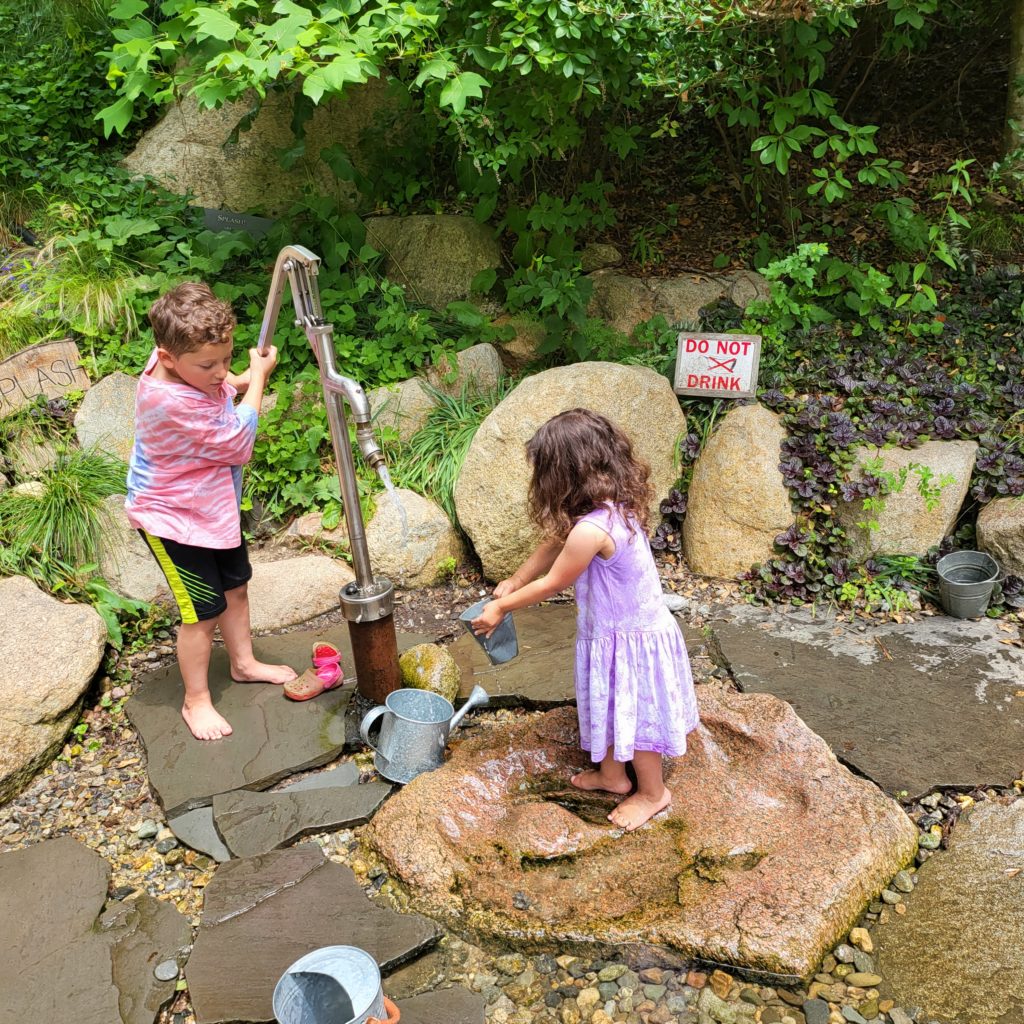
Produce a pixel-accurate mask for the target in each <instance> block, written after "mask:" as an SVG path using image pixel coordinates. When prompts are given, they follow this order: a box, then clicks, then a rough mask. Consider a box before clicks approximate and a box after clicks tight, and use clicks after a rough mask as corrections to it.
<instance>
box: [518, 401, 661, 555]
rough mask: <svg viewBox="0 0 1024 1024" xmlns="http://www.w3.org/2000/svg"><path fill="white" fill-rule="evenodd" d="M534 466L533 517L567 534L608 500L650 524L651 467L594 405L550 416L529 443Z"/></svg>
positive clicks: (560, 536)
mask: <svg viewBox="0 0 1024 1024" xmlns="http://www.w3.org/2000/svg"><path fill="white" fill-rule="evenodd" d="M526 457H527V458H528V459H529V460H530V464H531V465H532V466H533V477H532V479H531V480H530V491H529V510H530V518H531V519H532V520H533V521H534V522H535V523H536V524H537V525H538V526H539V527H540V528H541V529H542V530H543V531H544V532H545V533H547V534H550V535H551V536H553V537H557V538H558V539H560V540H564V539H565V537H567V536H568V534H569V531H570V530H571V529H572V528H573V526H574V525H575V524H576V521H577V520H578V519H579V518H580V517H581V516H585V515H586V514H587V513H588V512H593V511H594V509H595V508H598V507H599V506H600V505H602V504H603V503H604V502H606V501H610V502H612V503H614V504H616V505H619V506H621V507H622V510H623V512H624V513H625V515H626V517H627V519H629V518H632V519H634V520H635V521H636V523H637V524H638V525H639V526H640V528H641V529H646V528H647V515H648V506H649V504H650V500H651V486H650V484H649V482H648V478H649V477H650V475H651V470H650V467H649V466H648V465H647V463H646V462H644V461H643V460H642V459H639V458H637V457H636V455H634V454H633V445H632V443H631V442H630V440H629V438H628V437H627V436H626V435H625V433H624V432H623V431H622V430H621V428H619V427H617V426H616V425H615V424H614V423H612V421H611V420H609V419H607V418H606V417H604V416H602V415H601V414H600V413H596V412H591V410H590V409H569V410H568V411H567V412H563V413H559V414H558V415H557V416H553V417H552V418H551V419H549V420H548V421H547V423H545V424H544V425H543V426H542V427H541V428H540V429H539V430H538V431H537V433H535V434H534V435H533V437H532V438H530V440H529V441H528V442H527V444H526Z"/></svg>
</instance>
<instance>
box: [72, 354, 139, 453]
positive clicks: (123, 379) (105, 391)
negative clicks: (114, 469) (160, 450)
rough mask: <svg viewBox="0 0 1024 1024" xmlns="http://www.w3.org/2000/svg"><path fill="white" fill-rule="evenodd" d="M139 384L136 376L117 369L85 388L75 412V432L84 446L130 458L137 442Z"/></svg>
mask: <svg viewBox="0 0 1024 1024" xmlns="http://www.w3.org/2000/svg"><path fill="white" fill-rule="evenodd" d="M138 383H139V382H138V380H137V379H136V378H135V377H132V376H130V375H129V374H127V373H121V372H120V371H117V372H116V373H112V374H110V375H109V376H107V377H104V378H103V380H101V381H100V382H99V383H98V384H94V385H93V386H92V387H91V388H89V390H88V391H86V393H85V398H83V399H82V404H81V405H80V406H79V407H78V412H77V413H76V414H75V433H76V434H77V435H78V443H79V444H80V445H81V446H82V447H83V448H95V449H96V450H98V451H104V452H108V453H109V454H110V455H113V456H115V457H117V458H119V459H121V461H122V462H127V461H128V457H129V456H130V455H131V453H132V445H133V444H134V443H135V391H136V389H137V388H138Z"/></svg>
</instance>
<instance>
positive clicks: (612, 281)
mask: <svg viewBox="0 0 1024 1024" xmlns="http://www.w3.org/2000/svg"><path fill="white" fill-rule="evenodd" d="M590 280H591V281H593V283H594V291H593V294H592V295H591V297H590V304H589V306H588V309H587V312H588V313H589V315H590V316H595V317H600V318H601V319H602V320H605V321H607V323H609V324H610V325H611V326H612V327H614V328H615V329H616V330H619V331H622V333H623V334H632V333H633V331H634V330H636V328H637V326H638V325H639V324H641V323H644V322H645V321H647V320H650V319H651V318H652V317H655V316H658V315H661V316H663V317H665V319H666V320H667V321H668V322H669V323H670V324H682V325H689V326H692V327H697V326H699V324H700V310H701V309H702V308H703V307H704V306H709V305H711V304H712V303H713V302H717V301H718V300H719V299H722V298H728V299H730V300H732V301H733V302H734V303H736V305H737V306H739V307H740V308H741V309H745V308H746V307H747V306H748V305H750V303H751V302H753V301H754V300H755V299H762V298H767V296H768V285H767V282H766V281H765V279H764V278H763V277H762V276H761V275H760V274H758V273H755V272H754V271H752V270H738V271H733V272H732V273H729V274H722V275H720V276H718V275H716V276H714V277H705V276H703V275H701V276H687V277H677V278H664V277H629V276H627V275H626V274H620V273H617V272H616V271H614V270H598V271H595V272H594V273H593V274H591V275H590Z"/></svg>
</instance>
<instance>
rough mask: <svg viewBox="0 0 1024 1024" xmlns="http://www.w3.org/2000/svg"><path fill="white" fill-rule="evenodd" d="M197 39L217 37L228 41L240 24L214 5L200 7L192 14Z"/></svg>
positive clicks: (222, 40) (236, 31)
mask: <svg viewBox="0 0 1024 1024" xmlns="http://www.w3.org/2000/svg"><path fill="white" fill-rule="evenodd" d="M192 25H193V26H194V27H195V30H196V38H197V39H219V40H220V41H221V42H224V43H229V42H231V40H232V39H234V38H235V36H237V35H238V31H239V29H240V28H241V26H240V25H239V24H238V22H236V21H234V20H233V19H232V18H229V17H228V16H227V15H226V14H225V13H224V12H223V11H222V10H220V9H218V8H216V7H200V8H198V9H197V10H196V11H195V12H193V14H192Z"/></svg>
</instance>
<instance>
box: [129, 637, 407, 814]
mask: <svg viewBox="0 0 1024 1024" xmlns="http://www.w3.org/2000/svg"><path fill="white" fill-rule="evenodd" d="M320 639H324V640H329V641H330V642H331V643H333V644H335V645H336V646H337V647H338V648H339V649H340V650H341V651H342V661H341V664H342V667H343V668H344V669H345V670H346V680H345V685H344V686H342V687H338V688H337V689H334V690H329V691H328V692H327V693H324V694H322V695H321V696H319V697H317V698H316V699H315V700H310V701H305V702H303V703H296V702H294V701H290V700H287V699H286V698H285V697H284V695H283V693H282V691H281V688H280V687H278V686H272V685H268V684H262V683H245V684H241V683H232V682H231V680H230V678H229V670H228V659H227V653H226V652H225V651H224V649H223V648H221V647H218V648H216V649H215V650H214V652H213V656H212V658H211V661H210V692H211V694H212V695H213V700H214V704H215V706H216V707H217V710H218V711H219V712H220V713H221V714H223V715H224V717H225V718H227V720H228V721H229V722H230V723H231V725H232V727H233V729H234V732H233V733H232V734H231V736H229V737H227V738H226V739H223V740H218V741H217V742H216V743H202V742H200V741H199V740H196V739H195V738H194V737H193V736H192V735H191V734H190V733H189V731H188V728H187V727H186V725H185V723H184V721H183V720H182V717H181V700H182V683H181V673H180V671H179V669H178V667H177V664H173V665H170V666H168V667H167V668H165V669H162V670H160V671H158V672H156V673H154V674H153V675H151V676H149V677H147V678H145V679H143V680H141V681H140V685H139V687H138V689H137V691H136V693H135V695H134V696H133V697H132V698H131V699H130V700H129V701H128V703H127V704H126V706H125V710H126V712H127V714H128V717H129V719H130V720H131V722H132V724H133V725H134V726H135V728H136V729H138V731H139V734H140V736H141V738H142V742H143V744H144V746H145V748H146V753H147V755H148V759H149V764H148V770H149V780H150V784H151V786H152V787H153V790H154V791H155V792H156V794H157V797H158V799H159V800H160V803H161V804H162V805H163V807H164V809H165V811H166V813H167V814H168V815H169V816H172V817H173V816H175V815H176V814H180V813H182V812H184V811H186V810H189V809H191V808H193V807H197V806H202V805H205V804H209V803H210V802H211V801H212V799H213V797H214V796H215V795H216V794H217V793H226V792H229V791H230V790H234V789H266V788H268V787H269V786H272V785H273V784H274V783H275V782H277V781H279V780H280V779H282V778H284V777H285V776H287V775H290V774H292V773H294V772H298V771H303V770H305V769H307V768H314V767H316V766H318V765H322V764H326V763H327V762H328V761H330V760H332V759H333V758H335V757H337V756H338V754H340V753H341V752H342V750H343V749H344V748H345V746H346V742H351V740H352V728H351V725H350V724H349V723H347V722H346V714H345V712H346V708H347V705H348V703H349V700H350V698H351V696H352V692H353V688H354V681H353V679H352V678H351V677H350V675H349V673H350V672H351V671H352V664H353V661H352V655H351V646H350V644H349V639H348V631H347V630H346V629H344V628H333V629H329V630H306V631H299V632H294V633H287V634H285V635H283V636H278V637H270V638H257V639H256V640H254V642H253V647H254V650H255V652H256V657H257V658H260V659H263V660H266V661H269V662H273V663H275V664H278V663H280V664H287V665H291V666H292V667H293V668H295V670H296V671H298V672H302V671H304V670H305V668H307V667H308V666H309V657H310V648H311V646H312V644H313V641H314V640H320ZM422 639H423V638H422V637H421V636H419V635H417V634H399V638H398V640H399V649H400V650H404V649H405V648H406V647H411V646H412V645H413V644H415V643H420V642H421V641H422Z"/></svg>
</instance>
